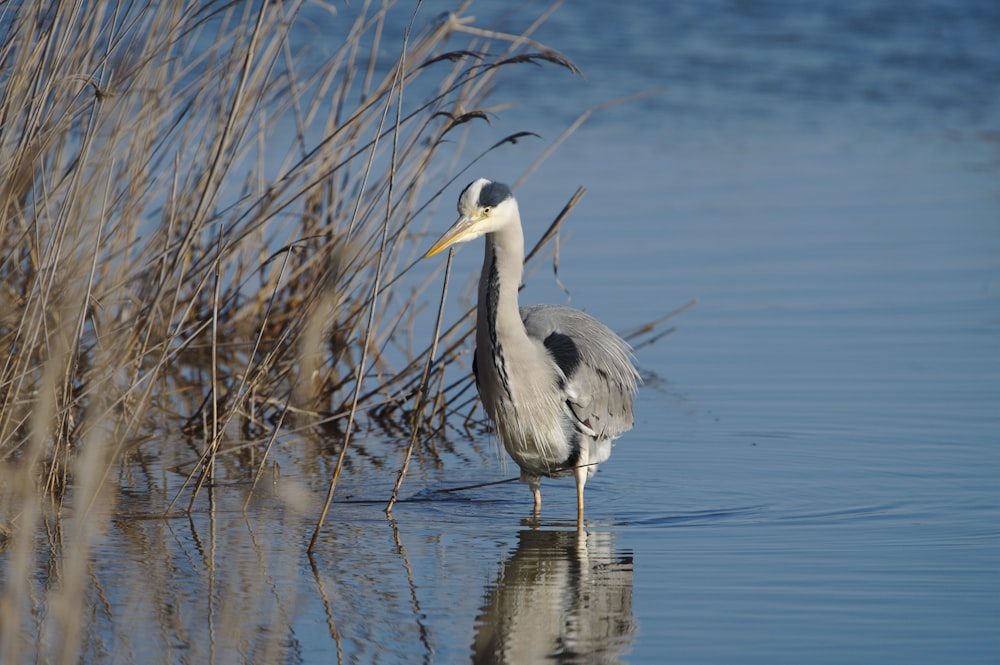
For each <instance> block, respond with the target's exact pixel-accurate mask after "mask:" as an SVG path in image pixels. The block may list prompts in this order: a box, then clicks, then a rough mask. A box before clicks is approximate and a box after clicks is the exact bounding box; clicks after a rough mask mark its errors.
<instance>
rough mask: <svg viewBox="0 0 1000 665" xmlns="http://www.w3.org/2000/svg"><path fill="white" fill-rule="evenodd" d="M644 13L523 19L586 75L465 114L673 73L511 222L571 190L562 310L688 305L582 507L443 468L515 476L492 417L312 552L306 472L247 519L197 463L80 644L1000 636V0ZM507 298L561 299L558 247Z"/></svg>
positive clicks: (572, 112) (641, 645) (625, 658)
mask: <svg viewBox="0 0 1000 665" xmlns="http://www.w3.org/2000/svg"><path fill="white" fill-rule="evenodd" d="M632 4H633V3H606V2H574V3H567V5H566V6H563V7H562V8H561V9H560V10H559V11H558V12H557V13H556V14H555V15H554V16H553V18H552V19H551V21H550V23H549V24H548V25H547V26H546V27H545V28H543V29H542V31H541V32H540V33H539V35H538V38H539V40H541V41H543V42H545V43H547V44H550V45H551V46H553V47H555V48H558V49H559V50H561V51H562V52H564V53H565V54H566V55H568V56H569V57H570V58H572V59H573V60H574V61H575V62H576V64H577V65H579V66H580V67H581V69H582V70H583V72H584V76H585V78H584V79H583V80H580V79H577V78H574V77H572V76H570V75H568V74H566V73H562V72H555V71H549V70H545V69H543V70H539V71H537V72H536V71H533V70H530V68H526V72H528V73H526V74H525V78H524V79H523V80H520V81H517V82H513V81H510V80H508V82H507V83H506V84H505V85H510V86H515V85H517V86H521V88H522V89H523V91H524V92H523V96H522V98H523V99H524V104H523V106H521V107H519V108H517V109H514V110H512V111H511V112H510V113H505V114H504V115H503V116H501V117H500V118H499V119H497V121H496V122H495V125H494V126H493V127H490V128H486V127H484V128H483V129H482V133H481V134H480V135H479V136H478V137H477V140H479V141H481V142H482V144H483V145H484V146H485V145H489V144H490V143H492V142H493V141H495V140H496V139H497V138H500V137H502V136H503V135H505V132H509V131H510V130H511V129H524V128H529V129H533V130H536V131H538V132H539V133H540V134H542V135H543V136H544V137H545V138H546V139H547V140H552V139H554V138H555V137H556V136H558V134H559V133H560V132H561V131H562V130H563V128H564V127H565V126H566V124H568V122H570V121H572V120H573V119H574V118H575V117H576V116H577V115H578V114H580V113H582V112H584V111H585V110H586V109H588V108H590V107H591V106H594V105H596V104H599V103H602V102H605V101H608V100H610V99H614V98H617V97H620V96H624V95H628V94H632V93H635V92H639V91H642V90H648V89H651V88H654V87H657V86H666V90H665V91H663V92H661V93H659V94H657V95H653V96H650V97H647V98H644V99H643V100H642V101H639V102H635V103H632V104H627V105H622V106H617V107H614V108H611V109H608V110H605V111H601V112H599V113H597V114H595V115H594V117H593V118H591V120H590V121H588V123H587V124H586V125H584V126H583V128H581V129H580V130H579V131H578V132H577V133H575V134H574V135H573V136H572V138H571V139H570V141H569V142H568V143H567V144H566V145H565V146H563V148H562V149H561V150H560V151H559V152H557V153H556V154H555V155H554V156H553V157H552V158H551V159H549V160H548V161H547V162H546V163H545V164H544V165H543V166H542V167H541V168H540V169H539V171H538V172H537V173H536V174H535V175H534V176H533V178H532V179H531V180H530V181H529V182H528V183H527V184H525V185H524V187H522V188H521V189H520V190H519V191H518V197H519V200H520V202H521V210H522V214H523V215H524V217H525V220H526V223H528V224H529V228H528V230H527V235H528V237H529V238H533V237H536V236H537V234H538V233H540V232H541V228H540V226H541V225H542V224H544V223H547V220H548V219H551V217H552V215H553V214H555V212H557V211H558V209H559V208H561V207H562V205H563V203H564V202H565V200H566V199H567V198H568V197H569V195H570V194H571V193H572V192H573V190H574V189H575V188H576V186H578V185H584V186H586V187H587V188H588V190H589V191H588V194H587V196H586V197H585V198H584V200H583V202H582V204H581V205H580V206H579V207H578V208H577V209H576V210H575V211H574V213H573V216H572V219H571V222H570V225H569V226H568V227H567V235H568V236H569V237H564V238H563V245H562V250H561V254H560V265H559V278H560V279H561V281H562V282H563V283H564V284H565V285H566V287H567V288H568V290H569V292H570V294H571V303H572V304H573V305H575V306H577V307H581V308H584V309H586V310H587V311H589V312H591V313H593V314H595V315H597V316H598V317H599V318H601V319H602V320H604V321H606V322H608V323H609V324H610V325H611V326H612V327H615V328H618V329H625V328H629V327H631V326H634V325H637V324H640V323H643V322H645V321H647V320H649V319H650V318H653V317H655V316H657V315H659V314H662V313H664V312H666V311H669V310H672V309H674V308H675V307H678V306H680V305H683V304H684V303H685V302H687V301H688V300H690V299H692V298H697V299H698V304H697V305H696V306H695V307H693V308H692V309H689V310H687V311H685V312H684V313H683V314H681V315H680V316H678V317H677V318H676V319H674V320H673V322H672V323H673V325H675V326H676V331H675V332H673V333H672V334H671V335H669V336H667V337H666V338H664V339H662V340H661V341H659V342H658V343H657V344H655V345H653V346H650V347H646V348H643V349H641V350H640V352H639V364H640V365H641V368H642V370H643V375H644V378H645V380H646V384H645V387H644V388H643V389H642V390H641V392H640V394H639V397H638V401H637V404H636V413H637V420H636V426H635V429H634V430H633V431H632V432H630V433H629V434H628V435H626V436H625V437H623V439H621V440H620V442H619V443H618V445H617V446H616V448H615V452H614V454H613V455H612V458H611V460H610V461H609V462H608V463H607V464H605V465H604V466H603V467H602V468H601V470H600V472H599V473H598V474H597V475H596V476H595V477H594V478H593V479H592V480H591V481H590V482H589V483H588V486H587V498H588V519H587V524H586V532H585V533H584V534H582V535H580V534H577V533H576V532H575V529H574V525H573V522H572V518H573V515H574V509H575V497H574V492H573V488H572V483H571V482H569V481H563V482H557V481H548V482H544V483H543V487H542V491H543V496H544V497H545V506H544V510H543V512H542V515H541V518H540V519H538V520H533V519H532V518H531V516H530V512H529V508H530V494H529V493H528V490H527V488H526V487H524V486H522V485H519V484H506V485H496V486H490V487H483V488H479V489H475V490H468V491H462V492H454V493H441V492H438V491H437V490H441V489H447V488H453V487H457V486H464V485H472V484H475V483H481V482H488V481H493V480H499V479H502V478H505V477H509V476H511V475H515V474H514V471H513V470H512V469H511V468H509V467H506V466H505V465H504V464H503V462H502V461H501V460H500V459H499V456H498V455H497V454H496V452H495V450H494V448H493V445H494V444H493V441H492V440H491V438H490V437H489V436H488V435H484V434H480V433H475V434H474V435H473V436H472V437H471V438H469V439H465V438H463V437H461V436H458V435H457V434H456V435H455V436H454V440H452V441H450V442H449V445H450V446H451V448H452V452H449V453H448V455H446V456H445V457H444V459H445V460H446V464H445V465H444V467H440V466H437V465H435V464H434V462H433V461H432V460H416V461H415V465H414V468H413V470H412V471H411V476H410V477H409V478H408V479H407V481H406V483H405V484H404V493H405V494H406V498H405V500H404V501H402V502H401V503H399V504H398V505H397V507H396V509H395V510H394V513H393V520H392V521H387V520H386V519H385V517H384V515H383V513H382V508H383V506H384V502H385V499H386V498H387V497H388V495H389V491H390V489H391V484H392V482H393V480H394V478H393V477H391V476H392V474H391V473H390V472H388V471H386V470H384V469H380V470H378V472H375V471H374V470H372V469H368V468H367V467H365V466H364V465H359V467H358V469H357V472H356V473H355V474H354V475H351V474H348V475H349V476H350V477H348V478H346V479H345V480H342V481H341V486H340V487H341V489H338V495H337V496H338V503H337V504H335V506H334V511H333V513H332V516H331V518H330V519H329V520H328V527H327V529H325V530H324V532H323V535H322V538H321V540H320V542H319V544H318V547H317V551H316V555H315V557H314V558H312V559H310V558H308V557H306V555H305V554H304V551H305V547H306V545H307V543H308V539H309V536H310V534H311V529H312V525H313V524H314V523H315V514H316V511H317V507H318V504H319V500H320V497H321V495H322V491H323V489H324V488H325V485H326V478H325V477H322V476H318V477H296V476H294V475H288V474H287V473H286V474H285V475H282V476H279V477H277V478H276V479H275V480H274V481H273V482H270V483H268V485H269V486H270V487H273V490H274V492H275V497H269V496H267V495H266V493H265V496H263V497H262V498H259V499H257V500H256V502H255V503H254V504H253V507H252V509H251V510H250V512H249V513H248V514H247V516H244V515H243V513H242V511H241V510H240V506H241V504H242V501H243V497H244V493H245V492H246V489H247V488H246V487H243V486H239V485H237V486H235V487H220V488H216V490H215V494H214V497H213V499H214V500H213V506H212V509H211V510H209V509H206V510H203V511H199V512H198V513H196V514H195V515H194V516H193V517H192V518H191V519H190V520H189V519H186V518H184V519H173V520H160V519H122V520H119V521H117V522H115V523H114V524H113V527H112V529H111V530H110V531H109V533H107V534H106V535H105V536H104V537H103V538H102V539H101V541H100V546H99V547H98V548H97V549H96V551H95V554H94V557H93V562H92V569H91V576H92V577H91V579H92V582H93V585H92V587H90V588H89V589H88V591H87V593H88V598H91V599H92V608H93V619H92V625H93V626H94V627H95V628H93V629H92V632H91V633H90V635H89V637H88V639H87V640H86V642H85V644H86V645H87V654H88V656H87V658H86V660H88V661H92V662H103V661H106V660H124V661H131V660H135V661H137V662H161V661H168V662H179V661H191V662H209V661H211V660H218V661H225V662H230V661H235V662H246V661H249V662H328V661H333V660H336V661H337V662H349V663H351V662H357V663H368V662H382V663H413V662H435V663H454V662H469V661H470V660H473V661H475V662H517V663H528V662H550V661H554V662H629V663H661V662H669V661H681V662H733V661H739V662H761V663H774V662H803V661H808V662H871V663H876V662H878V663H881V662H887V661H898V662H927V663H934V662H963V663H977V662H982V663H986V662H996V661H997V660H1000V631H998V630H997V626H998V625H1000V483H998V479H1000V448H998V443H1000V334H998V333H1000V199H998V188H997V183H998V182H1000V181H998V179H997V175H998V172H1000V149H998V146H1000V85H998V84H1000V52H998V51H997V50H996V48H995V42H996V37H997V36H1000V10H998V9H997V7H996V5H995V3H992V2H985V1H984V2H976V1H974V0H966V1H964V2H950V1H949V2H925V3H920V5H919V6H917V5H913V4H912V3H907V2H892V1H890V0H882V1H878V2H869V3H851V4H849V5H845V4H844V3H833V2H831V3H807V2H780V3H779V2H769V3H752V4H745V3H728V2H715V3H704V2H698V3H694V2H691V3H670V4H668V5H665V6H663V7H659V6H658V7H656V8H649V9H643V8H640V7H633V6H632ZM425 9H427V11H428V14H430V13H431V11H432V10H433V11H437V10H438V7H437V6H436V5H435V6H434V7H428V8H425ZM442 9H443V7H442ZM474 10H475V11H473V14H475V15H477V16H479V17H480V18H481V19H483V20H486V19H490V17H498V22H497V23H496V24H494V25H495V26H496V27H497V28H498V29H511V30H515V29H517V28H519V27H522V26H523V25H524V24H525V22H526V20H525V19H519V18H517V16H518V15H517V14H511V15H508V13H507V10H506V9H505V8H504V6H503V3H479V4H477V5H476V6H475V7H474ZM529 10H530V7H529ZM529 13H530V11H529ZM408 18H409V15H408V12H401V13H400V15H399V16H398V17H396V19H395V20H397V21H400V22H402V21H405V20H407V19H408ZM400 25H401V23H400ZM307 34H308V33H307ZM386 48H389V47H388V46H387V47H386ZM529 70H530V71H529ZM526 125H527V127H526ZM543 148H544V144H543V143H542V142H538V143H533V142H531V141H526V142H522V143H519V144H518V145H517V146H515V147H511V148H509V149H505V150H503V151H501V152H500V153H498V154H496V155H493V156H491V157H489V158H487V159H486V160H484V161H483V163H482V164H481V165H480V166H481V169H480V171H479V172H478V173H476V174H470V178H471V177H475V176H478V175H479V174H480V173H481V174H482V175H487V176H491V177H496V178H504V179H507V180H514V179H516V177H517V176H518V175H519V173H520V172H521V171H522V170H523V169H524V168H525V167H526V166H527V165H528V164H530V163H531V162H532V161H533V160H534V158H535V156H537V155H538V154H539V153H540V152H541V150H542V149H543ZM458 191H459V189H458V187H457V186H456V187H455V188H454V194H455V195H456V196H457V193H458ZM539 220H544V221H539ZM451 221H452V220H451V218H450V214H448V213H445V217H443V218H442V219H441V220H440V223H439V224H436V225H435V226H436V227H437V228H440V229H443V228H444V227H445V226H447V225H448V224H450V222H451ZM532 221H535V222H536V224H535V225H531V222H532ZM480 252H481V248H480V247H478V246H476V247H468V248H466V249H464V250H463V251H462V252H460V253H459V255H458V257H457V259H456V265H455V270H456V274H457V275H462V274H474V273H476V271H477V270H478V264H479V261H480ZM458 291H459V289H456V290H455V291H453V293H457V292H458ZM523 297H524V299H525V300H526V301H532V302H536V301H550V302H565V301H566V300H567V295H566V294H565V293H564V292H563V291H562V290H561V289H560V287H559V286H558V284H557V283H556V281H555V280H554V279H553V278H552V276H551V273H549V272H548V270H547V269H542V270H539V271H538V272H536V273H535V274H533V275H532V276H531V277H530V278H529V282H528V285H527V288H526V289H525V292H524V296H523ZM458 300H459V297H458V296H457V295H456V296H455V297H454V298H453V301H455V302H454V303H453V307H454V308H455V311H458V307H459V304H458V303H457V301H458ZM426 332H427V334H428V335H429V334H430V330H429V329H428V330H427V331H426ZM361 445H364V446H378V445H383V446H384V445H387V442H379V441H365V442H362V443H361ZM131 501H134V502H135V506H134V509H135V510H136V511H137V512H140V513H141V512H142V511H144V510H146V508H147V507H148V506H149V505H154V506H155V505H158V503H159V502H160V501H162V497H147V496H136V497H126V498H125V499H124V500H123V501H122V504H121V506H120V507H121V509H122V511H123V513H127V512H128V511H129V510H130V509H132V508H133V506H131V504H130V502H131ZM154 542H166V543H168V545H167V546H166V547H165V548H162V549H161V548H160V547H153V546H151V545H149V543H154ZM45 569H46V564H45V562H40V563H39V570H40V571H44V570H45ZM233 624H235V625H237V626H238V627H239V629H238V630H237V631H236V633H235V634H237V635H239V637H238V639H235V641H233V642H230V641H224V640H219V639H217V638H216V635H221V634H226V635H229V634H234V633H231V632H227V631H226V630H224V628H225V627H226V626H232V625H233ZM111 654H118V655H117V656H116V657H114V658H112V656H111Z"/></svg>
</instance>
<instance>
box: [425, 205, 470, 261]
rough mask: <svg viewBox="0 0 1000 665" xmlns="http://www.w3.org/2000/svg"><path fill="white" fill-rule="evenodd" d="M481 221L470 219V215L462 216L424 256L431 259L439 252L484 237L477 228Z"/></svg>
mask: <svg viewBox="0 0 1000 665" xmlns="http://www.w3.org/2000/svg"><path fill="white" fill-rule="evenodd" d="M480 221H482V220H481V219H477V218H475V217H469V216H468V215H462V216H461V217H459V218H458V221H457V222H455V223H454V224H452V226H451V228H450V229H448V230H447V231H445V232H444V235H443V236H441V237H440V238H438V241H437V242H436V243H434V244H433V245H431V248H430V249H428V250H427V253H426V254H424V258H425V259H426V258H429V257H431V256H434V255H435V254H437V253H438V252H440V251H442V250H444V249H447V248H448V247H451V246H452V245H454V244H455V243H460V242H468V241H469V240H473V239H475V238H478V237H479V236H480V235H482V234H481V233H480V232H479V229H478V228H476V227H477V226H478V224H479V222H480Z"/></svg>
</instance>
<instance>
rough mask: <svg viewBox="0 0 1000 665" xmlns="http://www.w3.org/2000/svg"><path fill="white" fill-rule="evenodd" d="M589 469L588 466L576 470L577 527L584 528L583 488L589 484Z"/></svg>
mask: <svg viewBox="0 0 1000 665" xmlns="http://www.w3.org/2000/svg"><path fill="white" fill-rule="evenodd" d="M588 471H589V469H588V468H587V467H586V466H578V467H576V469H575V470H574V474H575V475H576V525H577V527H578V528H582V527H583V486H584V485H586V484H587V476H588V475H589V474H588Z"/></svg>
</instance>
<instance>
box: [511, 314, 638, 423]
mask: <svg viewBox="0 0 1000 665" xmlns="http://www.w3.org/2000/svg"><path fill="white" fill-rule="evenodd" d="M521 319H522V320H523V321H524V327H525V329H526V330H527V332H528V336H530V337H533V338H535V339H537V340H539V341H541V342H542V344H544V345H545V348H546V349H547V350H548V352H549V354H550V355H551V356H552V358H553V360H555V362H556V365H558V366H559V369H560V370H562V373H563V375H564V376H565V377H566V382H565V385H564V386H563V390H564V392H565V393H566V402H567V404H569V408H570V410H571V411H572V412H573V415H574V416H575V417H576V420H577V423H578V427H579V428H580V429H581V431H583V432H585V433H587V434H590V435H591V436H594V437H595V438H597V439H613V438H615V437H617V436H618V435H619V434H621V433H623V432H626V431H628V430H629V429H631V428H632V395H633V393H634V392H635V390H636V385H637V383H638V380H639V374H638V372H636V369H635V365H633V364H632V357H631V349H630V348H629V345H628V343H627V342H625V340H623V339H622V338H621V337H619V336H618V335H616V334H615V333H614V332H612V331H611V329H609V328H608V327H607V326H605V325H604V324H603V323H601V322H600V321H598V320H597V319H595V318H594V317H592V316H590V315H589V314H584V313H583V312H581V311H579V310H576V309H573V308H572V307H564V306H562V305H526V306H524V307H521Z"/></svg>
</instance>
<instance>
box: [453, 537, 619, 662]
mask: <svg viewBox="0 0 1000 665" xmlns="http://www.w3.org/2000/svg"><path fill="white" fill-rule="evenodd" d="M634 633H635V622H634V620H633V618H632V555H631V553H630V552H628V553H626V552H617V551H616V550H615V548H614V537H613V536H612V534H610V533H587V532H585V531H538V530H525V531H521V532H520V534H519V535H518V545H517V549H516V550H515V551H514V554H513V556H511V557H510V559H508V560H507V561H506V562H504V564H503V568H502V569H501V571H500V574H499V576H498V578H497V581H496V582H495V583H494V584H493V585H491V586H490V587H489V591H488V594H487V598H486V602H485V604H484V605H483V608H482V612H481V613H480V614H479V616H478V617H477V618H476V636H475V641H474V642H473V645H472V646H473V650H474V652H475V653H474V656H473V662H474V663H517V664H519V665H520V664H530V663H553V662H558V663H618V662H621V661H620V659H621V657H622V656H623V655H624V654H625V653H626V652H627V651H628V650H629V647H630V645H631V641H632V635H633V634H634Z"/></svg>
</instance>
